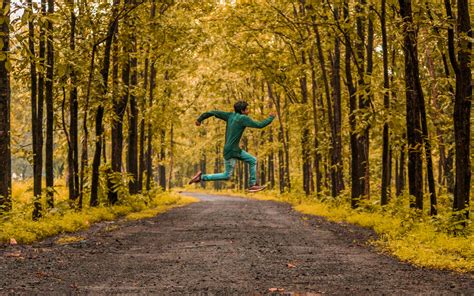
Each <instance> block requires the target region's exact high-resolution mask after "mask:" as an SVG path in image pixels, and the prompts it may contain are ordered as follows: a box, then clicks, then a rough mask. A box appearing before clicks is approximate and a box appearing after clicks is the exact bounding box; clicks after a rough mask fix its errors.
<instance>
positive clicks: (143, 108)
mask: <svg viewBox="0 0 474 296" xmlns="http://www.w3.org/2000/svg"><path fill="white" fill-rule="evenodd" d="M146 55H147V57H146V58H145V69H144V70H143V90H144V91H143V94H144V95H143V96H142V97H141V100H140V112H141V114H142V116H141V119H140V143H139V147H140V150H139V161H138V164H139V168H138V184H137V191H138V192H139V193H140V192H142V190H143V173H144V172H145V133H146V131H145V114H146V98H147V96H146V93H147V88H148V53H146Z"/></svg>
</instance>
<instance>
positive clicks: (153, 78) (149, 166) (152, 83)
mask: <svg viewBox="0 0 474 296" xmlns="http://www.w3.org/2000/svg"><path fill="white" fill-rule="evenodd" d="M154 3H155V2H153V4H152V12H153V10H154V9H153V7H154ZM150 68H151V69H150V97H149V101H148V108H149V109H150V110H151V108H152V107H153V91H154V88H155V81H156V68H155V63H151V67H150ZM152 137H153V130H152V127H151V120H150V118H147V148H146V151H147V152H146V190H147V191H149V190H150V189H151V180H152V175H153V163H152V153H153V149H152V145H151V141H152Z"/></svg>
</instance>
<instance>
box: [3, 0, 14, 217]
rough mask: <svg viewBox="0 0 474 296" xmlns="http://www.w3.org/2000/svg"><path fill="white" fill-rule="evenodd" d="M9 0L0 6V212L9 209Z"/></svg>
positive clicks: (10, 180)
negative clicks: (0, 20)
mask: <svg viewBox="0 0 474 296" xmlns="http://www.w3.org/2000/svg"><path fill="white" fill-rule="evenodd" d="M7 7H10V0H4V1H3V2H2V6H1V7H0V19H2V20H3V22H2V24H1V25H0V36H1V40H2V44H3V46H2V47H1V48H0V50H1V51H0V53H1V55H0V168H2V169H1V170H0V213H1V212H4V211H9V210H10V209H11V188H12V179H11V148H10V103H11V102H10V99H11V90H10V66H9V63H10V60H9V58H10V57H9V55H10V29H9V26H10V11H9V10H7Z"/></svg>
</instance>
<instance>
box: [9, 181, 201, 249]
mask: <svg viewBox="0 0 474 296" xmlns="http://www.w3.org/2000/svg"><path fill="white" fill-rule="evenodd" d="M30 188H31V182H21V183H20V182H17V183H15V184H14V186H13V190H12V201H13V209H12V211H11V212H9V213H8V214H5V215H3V216H1V217H0V242H1V243H8V242H9V241H10V239H11V238H14V239H15V240H16V241H17V242H18V243H23V244H29V243H33V242H35V241H38V240H41V239H44V238H46V237H51V236H55V235H58V234H64V233H72V232H75V231H78V230H81V229H86V228H88V227H89V226H90V225H91V224H93V223H96V222H100V221H110V220H115V219H118V218H121V217H124V218H125V219H127V220H136V219H142V218H148V217H153V216H155V215H157V214H159V213H162V212H164V211H167V210H169V209H171V208H174V207H177V206H183V205H186V204H189V203H193V202H196V201H197V199H195V198H192V197H184V196H181V195H179V194H177V193H174V192H155V193H153V194H151V195H150V196H145V195H134V196H129V197H126V198H122V199H121V201H120V203H119V204H117V205H114V206H99V207H85V208H83V209H82V210H81V211H75V210H71V209H70V207H69V204H68V201H67V190H66V188H65V187H64V186H61V184H60V183H59V186H58V187H57V188H56V191H57V192H56V195H55V196H56V200H55V208H53V209H50V210H48V211H46V212H45V213H44V214H43V217H42V218H41V219H39V220H38V221H32V219H31V217H32V208H33V206H32V198H31V195H32V194H31V189H30ZM63 243H64V242H63Z"/></svg>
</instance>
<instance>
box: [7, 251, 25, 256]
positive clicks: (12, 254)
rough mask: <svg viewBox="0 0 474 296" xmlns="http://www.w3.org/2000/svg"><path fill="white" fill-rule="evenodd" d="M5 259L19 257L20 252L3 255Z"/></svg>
mask: <svg viewBox="0 0 474 296" xmlns="http://www.w3.org/2000/svg"><path fill="white" fill-rule="evenodd" d="M5 256H6V257H21V252H20V251H16V252H11V253H5Z"/></svg>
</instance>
